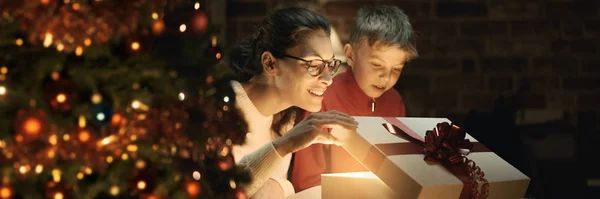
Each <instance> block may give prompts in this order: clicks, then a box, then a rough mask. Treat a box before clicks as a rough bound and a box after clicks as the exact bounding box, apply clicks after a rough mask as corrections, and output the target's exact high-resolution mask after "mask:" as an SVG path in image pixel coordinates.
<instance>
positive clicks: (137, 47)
mask: <svg viewBox="0 0 600 199" xmlns="http://www.w3.org/2000/svg"><path fill="white" fill-rule="evenodd" d="M131 49H133V50H138V49H140V43H138V42H137V41H134V42H133V43H131Z"/></svg>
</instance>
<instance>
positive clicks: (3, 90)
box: [0, 86, 6, 95]
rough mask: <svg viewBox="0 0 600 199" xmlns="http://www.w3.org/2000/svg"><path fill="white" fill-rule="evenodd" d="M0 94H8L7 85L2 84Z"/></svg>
mask: <svg viewBox="0 0 600 199" xmlns="http://www.w3.org/2000/svg"><path fill="white" fill-rule="evenodd" d="M0 95H6V87H5V86H0Z"/></svg>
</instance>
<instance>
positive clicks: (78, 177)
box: [77, 172, 84, 180]
mask: <svg viewBox="0 0 600 199" xmlns="http://www.w3.org/2000/svg"><path fill="white" fill-rule="evenodd" d="M83 177H84V176H83V173H81V172H79V173H77V179H79V180H81V179H83Z"/></svg>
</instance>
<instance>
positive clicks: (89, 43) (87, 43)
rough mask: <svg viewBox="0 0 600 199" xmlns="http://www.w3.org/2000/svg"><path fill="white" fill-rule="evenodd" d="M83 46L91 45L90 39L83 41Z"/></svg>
mask: <svg viewBox="0 0 600 199" xmlns="http://www.w3.org/2000/svg"><path fill="white" fill-rule="evenodd" d="M83 44H85V46H90V45H92V40H91V39H90V38H87V39H85V41H83Z"/></svg>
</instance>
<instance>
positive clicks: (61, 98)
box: [56, 93, 67, 103]
mask: <svg viewBox="0 0 600 199" xmlns="http://www.w3.org/2000/svg"><path fill="white" fill-rule="evenodd" d="M56 101H57V102H58V103H65V101H67V95H65V94H64V93H59V94H58V95H56Z"/></svg>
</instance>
